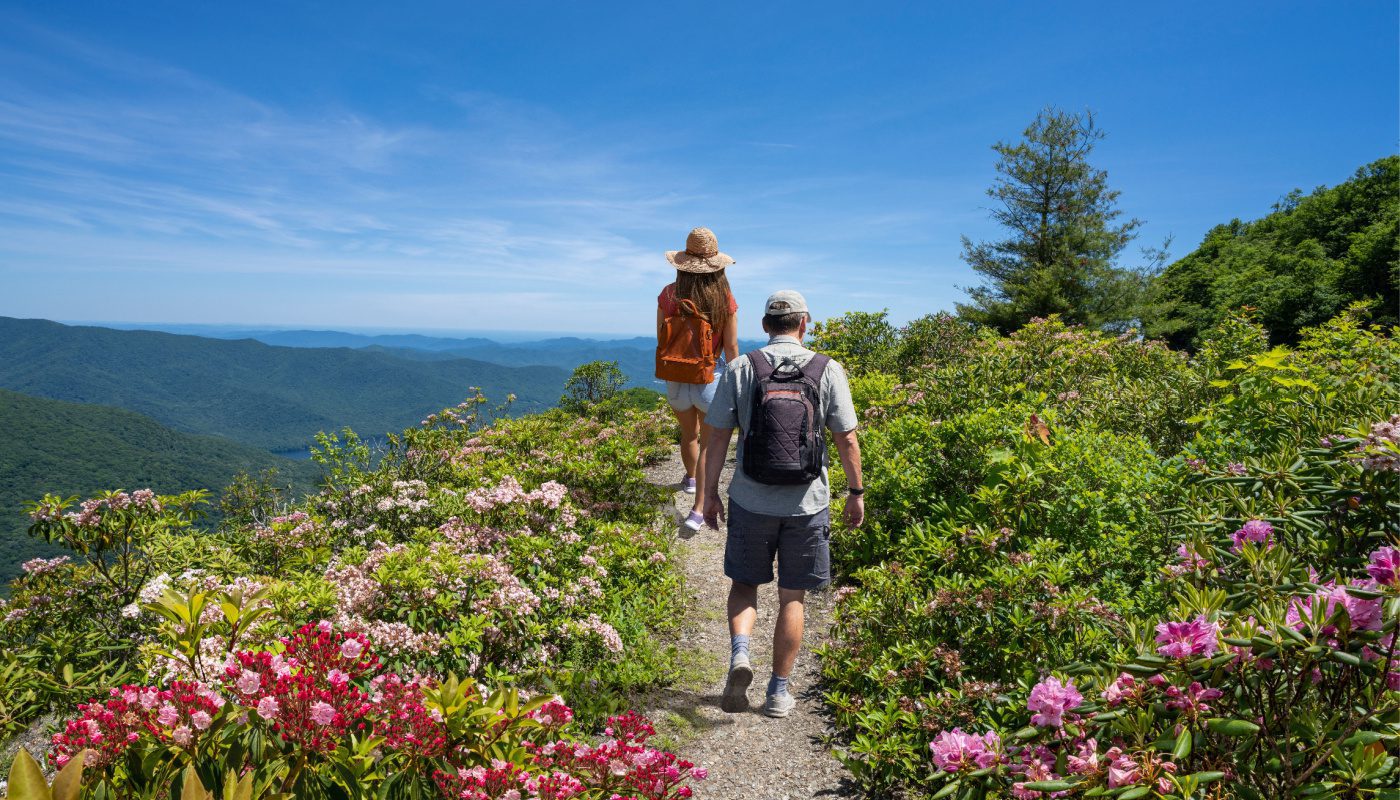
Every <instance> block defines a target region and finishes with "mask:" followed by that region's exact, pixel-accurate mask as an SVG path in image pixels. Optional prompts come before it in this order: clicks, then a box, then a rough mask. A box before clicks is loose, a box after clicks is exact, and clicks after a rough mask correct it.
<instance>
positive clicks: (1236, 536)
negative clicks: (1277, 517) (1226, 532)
mask: <svg viewBox="0 0 1400 800" xmlns="http://www.w3.org/2000/svg"><path fill="white" fill-rule="evenodd" d="M1230 541H1232V542H1234V544H1232V545H1231V546H1230V552H1232V553H1238V552H1240V551H1241V550H1243V549H1244V546H1245V544H1246V543H1249V544H1259V545H1263V546H1264V549H1266V550H1268V549H1270V548H1272V547H1273V546H1274V526H1273V525H1270V524H1269V523H1267V522H1265V521H1264V520H1262V519H1252V520H1250V521H1248V522H1246V523H1245V524H1244V527H1242V528H1240V529H1239V530H1237V531H1235V532H1234V533H1232V534H1230Z"/></svg>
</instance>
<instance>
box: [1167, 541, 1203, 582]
mask: <svg viewBox="0 0 1400 800" xmlns="http://www.w3.org/2000/svg"><path fill="white" fill-rule="evenodd" d="M1176 556H1177V559H1178V561H1177V563H1176V564H1175V565H1174V566H1173V567H1172V572H1173V573H1175V574H1177V575H1184V574H1186V573H1187V572H1198V571H1200V570H1203V569H1205V568H1207V567H1209V566H1210V562H1209V561H1207V560H1205V558H1203V557H1201V554H1200V553H1197V552H1196V551H1195V550H1194V549H1192V548H1191V547H1190V546H1188V545H1184V544H1183V545H1181V546H1180V547H1177V548H1176Z"/></svg>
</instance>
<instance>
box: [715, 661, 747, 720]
mask: <svg viewBox="0 0 1400 800" xmlns="http://www.w3.org/2000/svg"><path fill="white" fill-rule="evenodd" d="M751 683H753V667H752V666H750V665H749V659H748V657H747V656H738V657H737V658H735V659H734V660H733V662H731V663H730V665H729V678H728V679H727V680H726V681H725V682H724V694H723V695H722V696H721V697H720V701H719V707H720V709H722V710H723V711H725V712H726V713H729V714H737V713H738V712H740V711H748V710H749V684H751Z"/></svg>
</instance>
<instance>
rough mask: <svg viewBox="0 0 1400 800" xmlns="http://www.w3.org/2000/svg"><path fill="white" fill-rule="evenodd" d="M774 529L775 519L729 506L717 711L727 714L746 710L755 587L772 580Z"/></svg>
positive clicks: (725, 547) (776, 530)
mask: <svg viewBox="0 0 1400 800" xmlns="http://www.w3.org/2000/svg"><path fill="white" fill-rule="evenodd" d="M778 525H779V522H778V520H777V519H776V518H772V517H765V516H763V515H761V514H751V513H749V512H748V511H746V510H744V508H743V506H740V505H739V504H738V503H735V502H733V501H732V500H731V501H730V503H729V535H728V537H727V538H726V539H725V543H724V574H725V576H726V577H728V578H729V580H730V581H731V583H730V585H729V603H728V612H729V644H730V647H729V651H730V652H729V678H728V679H727V680H726V681H725V683H724V695H723V696H722V697H721V698H720V708H722V709H724V710H725V711H727V712H730V713H734V712H738V711H747V710H748V708H749V698H748V690H749V684H751V683H753V666H752V665H750V664H749V637H750V636H751V635H752V634H753V624H754V620H755V619H756V618H757V617H758V587H759V585H761V584H764V583H768V582H770V581H772V580H773V556H774V554H775V553H776V552H777V546H778Z"/></svg>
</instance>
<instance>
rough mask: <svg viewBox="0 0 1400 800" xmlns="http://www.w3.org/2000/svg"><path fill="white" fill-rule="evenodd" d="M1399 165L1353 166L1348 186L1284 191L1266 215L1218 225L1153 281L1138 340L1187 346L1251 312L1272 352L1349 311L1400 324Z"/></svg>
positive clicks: (1392, 160) (1393, 161)
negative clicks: (1358, 308) (1360, 305)
mask: <svg viewBox="0 0 1400 800" xmlns="http://www.w3.org/2000/svg"><path fill="white" fill-rule="evenodd" d="M1397 247H1400V156H1390V157H1388V158H1383V159H1380V160H1379V161H1374V162H1372V163H1370V164H1367V165H1366V166H1364V167H1361V168H1360V169H1358V170H1357V171H1356V174H1355V175H1354V176H1353V177H1352V179H1351V180H1349V181H1347V182H1345V183H1342V184H1340V185H1338V186H1334V187H1332V188H1327V187H1321V188H1319V189H1317V190H1315V191H1314V192H1312V193H1311V194H1306V195H1305V194H1303V193H1302V192H1301V191H1300V190H1296V189H1295V190H1294V191H1292V192H1290V193H1289V194H1288V195H1287V196H1286V197H1284V199H1283V200H1281V201H1280V202H1279V203H1278V204H1277V205H1276V206H1275V210H1274V213H1272V214H1269V215H1268V216H1266V217H1264V218H1262V219H1258V220H1254V221H1253V222H1241V221H1240V220H1238V219H1234V220H1231V221H1230V222H1228V223H1226V224H1223V225H1217V226H1216V227H1215V228H1212V229H1211V231H1210V232H1209V233H1207V234H1206V237H1205V241H1203V242H1201V245H1200V247H1198V248H1196V250H1195V251H1193V252H1192V253H1190V254H1189V255H1187V256H1186V257H1185V258H1182V259H1181V260H1179V261H1177V262H1175V263H1174V264H1172V265H1171V266H1170V267H1168V268H1167V269H1166V270H1165V271H1163V272H1162V274H1161V275H1159V276H1158V277H1157V278H1156V280H1155V281H1154V282H1153V286H1152V290H1151V297H1150V300H1149V303H1148V306H1147V308H1146V309H1145V310H1144V313H1143V315H1142V316H1143V320H1144V322H1145V332H1146V333H1147V335H1148V336H1151V337H1153V338H1160V339H1164V340H1166V341H1167V342H1169V343H1170V344H1172V345H1173V346H1177V347H1194V346H1197V345H1198V344H1199V343H1200V337H1201V334H1202V333H1203V332H1204V331H1206V330H1208V329H1209V328H1211V327H1212V326H1214V325H1218V324H1219V323H1220V322H1222V321H1223V320H1224V319H1225V318H1226V317H1227V316H1228V315H1229V314H1230V313H1231V312H1232V311H1234V310H1236V309H1242V308H1251V309H1254V310H1255V313H1256V314H1257V317H1258V319H1259V321H1260V322H1261V323H1262V324H1263V325H1264V327H1266V328H1267V329H1268V330H1269V332H1270V335H1271V336H1272V337H1273V339H1274V341H1275V342H1277V343H1286V344H1293V343H1296V342H1297V341H1298V334H1299V332H1300V331H1301V330H1302V329H1303V328H1306V327H1310V326H1313V325H1319V324H1321V323H1323V322H1325V321H1327V320H1329V319H1331V318H1332V317H1334V316H1336V315H1337V314H1338V313H1340V312H1341V311H1342V310H1343V309H1345V308H1346V307H1347V306H1348V305H1349V304H1350V303H1353V302H1357V301H1364V302H1368V303H1371V304H1372V305H1373V307H1374V313H1375V318H1376V320H1377V321H1378V322H1382V323H1389V324H1394V323H1395V322H1397V320H1400V274H1397V272H1398V271H1400V260H1397V258H1396V252H1397V251H1396V248H1397Z"/></svg>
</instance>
